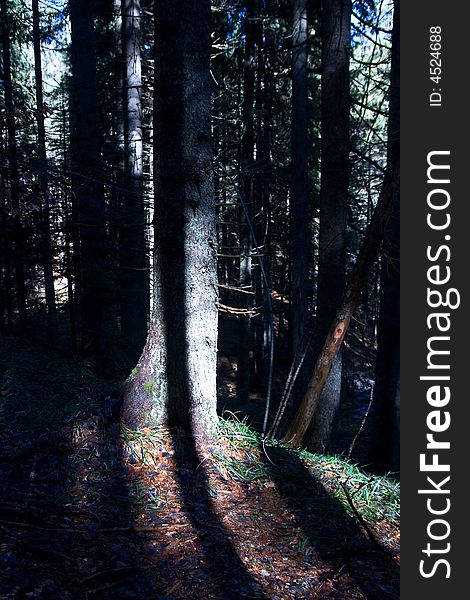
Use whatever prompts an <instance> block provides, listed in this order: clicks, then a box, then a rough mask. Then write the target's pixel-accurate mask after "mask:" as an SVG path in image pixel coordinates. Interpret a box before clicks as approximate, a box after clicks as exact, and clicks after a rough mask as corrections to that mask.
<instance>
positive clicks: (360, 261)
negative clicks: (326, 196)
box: [284, 165, 399, 448]
mask: <svg viewBox="0 0 470 600" xmlns="http://www.w3.org/2000/svg"><path fill="white" fill-rule="evenodd" d="M398 177H399V172H398V165H391V166H390V169H389V171H388V172H387V174H386V176H385V180H384V183H383V186H382V190H381V192H380V197H379V200H378V202H377V206H376V207H375V210H374V214H373V216H372V220H371V223H370V225H369V229H368V230H367V233H366V236H365V238H364V241H363V244H362V247H361V250H360V252H359V255H358V257H357V260H356V262H355V264H354V267H353V269H352V272H351V276H350V279H349V282H348V285H347V286H346V290H345V293H344V300H343V302H342V304H341V307H340V308H339V310H338V311H337V312H336V315H335V317H334V318H333V320H332V323H331V325H330V328H329V331H328V335H327V338H326V341H325V343H324V344H323V347H322V348H321V350H320V354H319V356H318V359H317V362H316V364H315V369H314V371H313V374H312V377H311V378H310V381H309V384H308V388H307V392H306V394H305V396H304V399H303V401H302V404H301V405H300V407H299V409H298V411H297V413H296V414H295V416H294V418H293V420H292V422H291V424H290V426H289V429H288V431H287V433H286V435H285V437H284V442H285V443H286V444H288V445H289V446H292V447H293V448H298V447H299V446H300V444H301V443H302V440H303V438H304V435H305V432H306V431H307V428H308V426H309V424H310V422H311V420H312V417H313V415H314V413H315V411H316V409H317V407H318V404H319V402H320V398H321V395H322V391H323V388H324V386H325V383H326V381H327V378H328V376H329V374H330V371H331V369H332V366H333V361H334V359H335V357H336V356H337V354H338V351H339V350H340V348H341V344H342V343H343V340H344V336H345V335H346V331H347V329H348V327H349V323H350V321H351V318H352V315H353V314H354V310H355V308H356V306H357V303H358V301H359V299H360V296H361V291H362V289H363V287H364V282H365V280H366V277H367V273H368V271H369V269H370V267H371V266H372V264H373V262H374V260H375V258H376V257H377V253H378V251H379V248H380V244H381V242H382V239H383V232H384V227H385V226H386V224H387V222H388V219H389V217H390V213H391V210H392V202H393V195H394V190H395V187H396V185H398Z"/></svg>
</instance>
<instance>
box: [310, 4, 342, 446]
mask: <svg viewBox="0 0 470 600" xmlns="http://www.w3.org/2000/svg"><path fill="white" fill-rule="evenodd" d="M321 28H322V82H321V86H322V91H321V118H322V122H321V138H322V141H321V144H322V145H321V190H320V235H319V249H318V295H317V311H316V336H315V338H316V341H315V343H314V354H315V355H318V352H319V351H320V349H321V347H322V345H323V343H324V341H325V338H326V336H327V334H328V329H329V327H330V324H331V321H332V320H333V318H334V315H335V313H336V311H337V310H338V307H339V306H340V303H341V300H342V296H343V291H344V286H345V276H346V275H345V260H346V218H347V205H348V187H349V171H350V166H349V147H350V141H349V111H350V99H349V96H350V89H349V54H350V35H351V33H350V31H351V2H350V0H330V1H329V2H324V3H323V6H322V22H321ZM341 362H342V361H341V353H338V354H337V355H336V357H335V362H334V365H333V367H332V371H331V375H330V378H329V381H328V382H327V384H326V385H325V389H324V391H323V396H322V399H321V400H320V404H319V406H318V410H317V412H316V414H315V418H314V420H313V422H312V425H311V429H310V432H309V437H310V440H309V447H310V448H311V449H312V450H322V451H323V450H325V448H326V447H327V446H328V442H329V438H330V434H331V429H332V425H333V420H334V417H335V415H336V413H337V410H338V407H339V402H340V395H341V373H342V365H341Z"/></svg>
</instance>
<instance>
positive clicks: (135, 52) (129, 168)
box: [119, 0, 149, 360]
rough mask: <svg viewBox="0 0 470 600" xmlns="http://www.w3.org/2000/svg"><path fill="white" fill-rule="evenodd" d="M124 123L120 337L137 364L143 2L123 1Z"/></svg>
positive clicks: (145, 293) (144, 289) (145, 291)
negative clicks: (141, 8) (141, 13)
mask: <svg viewBox="0 0 470 600" xmlns="http://www.w3.org/2000/svg"><path fill="white" fill-rule="evenodd" d="M121 10H122V24H121V27H122V29H121V35H122V49H123V52H122V55H123V61H124V65H123V66H124V69H123V71H124V73H123V75H124V77H123V85H122V109H123V110H122V118H123V134H124V140H123V141H124V148H123V149H124V157H125V179H124V187H125V190H126V191H125V192H124V198H123V200H124V206H123V210H122V220H123V224H122V227H121V231H120V238H119V242H120V292H121V293H120V297H121V333H122V336H123V339H124V341H125V343H126V345H127V346H128V348H129V352H130V353H131V358H133V360H137V359H138V358H139V356H140V353H141V352H142V348H143V346H144V344H145V339H146V335H147V318H148V312H149V285H148V263H147V252H146V251H147V248H146V240H145V228H146V215H145V209H144V187H143V141H142V102H141V90H142V67H141V52H140V34H141V15H140V0H122V1H121Z"/></svg>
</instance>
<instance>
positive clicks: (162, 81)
mask: <svg viewBox="0 0 470 600" xmlns="http://www.w3.org/2000/svg"><path fill="white" fill-rule="evenodd" d="M155 11H156V13H155V24H156V31H155V42H156V69H155V74H156V79H155V110H154V119H155V141H156V146H155V189H156V192H157V194H156V206H155V263H154V289H155V295H154V307H153V314H152V318H151V323H150V328H149V333H148V337H147V343H146V346H145V348H144V350H143V352H142V355H141V357H140V360H139V362H138V364H137V367H136V368H135V369H134V371H133V372H132V374H131V376H130V377H129V380H128V382H127V384H126V385H125V387H124V392H123V403H122V414H123V418H124V420H125V421H126V422H127V423H129V424H130V425H132V426H139V425H144V424H157V423H170V424H178V425H182V426H185V427H188V426H189V427H190V428H191V429H192V431H193V432H195V433H200V434H207V433H210V432H211V431H213V430H214V427H215V424H216V422H217V415H216V358H217V316H218V314H217V313H218V310H217V300H218V298H217V265H216V244H217V232H216V207H215V201H214V191H213V183H212V152H211V139H210V131H211V102H210V71H209V58H210V2H209V0H201V1H200V2H197V3H195V2H193V1H192V0H169V1H167V2H165V3H161V2H156V3H155Z"/></svg>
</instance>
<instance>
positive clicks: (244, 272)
mask: <svg viewBox="0 0 470 600" xmlns="http://www.w3.org/2000/svg"><path fill="white" fill-rule="evenodd" d="M254 17H255V2H254V0H247V2H246V16H245V19H244V25H243V27H244V33H245V49H244V66H243V106H242V131H243V134H242V143H241V156H240V171H241V173H242V174H241V177H240V193H241V196H242V199H243V201H244V203H245V210H246V212H245V210H244V209H243V208H242V207H240V211H239V214H240V253H241V259H240V280H239V285H240V287H245V288H247V287H250V286H251V285H252V272H251V267H252V264H251V262H252V259H251V252H252V247H253V244H252V239H251V235H250V228H249V224H248V219H251V217H252V205H253V174H252V172H250V169H252V165H253V161H254V145H255V131H254V115H253V108H254V101H255V37H256V32H255V24H254ZM240 300H241V308H244V309H245V310H247V311H248V310H249V309H250V308H251V298H250V296H249V295H247V294H241V298H240ZM238 321H239V333H238V356H237V398H238V400H239V401H240V402H242V403H244V402H247V401H248V400H249V396H250V370H251V365H250V349H251V338H252V336H251V317H250V315H249V314H245V315H240V316H239V317H238Z"/></svg>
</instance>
